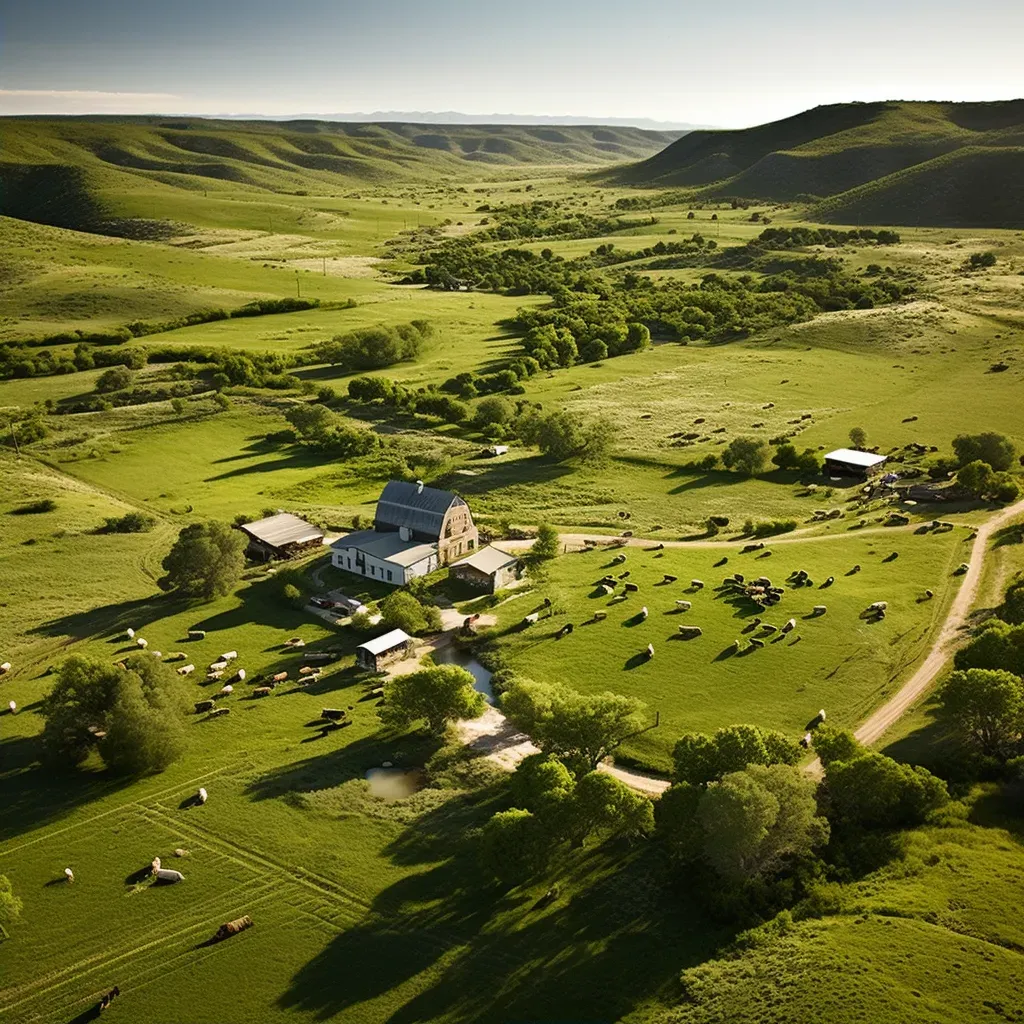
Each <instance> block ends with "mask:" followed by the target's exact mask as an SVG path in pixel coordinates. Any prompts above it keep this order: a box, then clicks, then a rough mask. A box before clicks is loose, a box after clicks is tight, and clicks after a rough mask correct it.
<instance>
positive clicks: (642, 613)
mask: <svg viewBox="0 0 1024 1024" xmlns="http://www.w3.org/2000/svg"><path fill="white" fill-rule="evenodd" d="M647 614H648V612H647V605H644V606H643V608H641V609H640V618H641V619H646V618H647Z"/></svg>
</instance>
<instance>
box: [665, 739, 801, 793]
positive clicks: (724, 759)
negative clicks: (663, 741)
mask: <svg viewBox="0 0 1024 1024" xmlns="http://www.w3.org/2000/svg"><path fill="white" fill-rule="evenodd" d="M672 758H673V761H674V762H675V772H674V773H673V778H674V779H675V781H677V782H685V783H688V784H690V785H692V786H707V785H709V784H710V783H712V782H716V781H718V780H720V779H721V778H723V776H725V775H728V774H730V773H732V772H739V771H743V769H744V768H746V767H747V766H748V765H751V764H759V765H771V764H790V765H792V764H796V763H797V761H799V759H800V747H799V746H797V744H796V743H794V742H793V741H792V740H789V739H787V737H786V736H784V735H783V734H782V733H780V732H774V731H770V730H762V729H759V728H757V726H754V725H730V726H726V727H725V728H722V729H719V730H718V731H717V732H716V733H715V735H714V736H713V737H710V736H705V735H704V734H703V733H687V734H685V735H683V736H681V737H680V738H679V740H678V741H677V742H676V745H675V748H674V750H673V752H672Z"/></svg>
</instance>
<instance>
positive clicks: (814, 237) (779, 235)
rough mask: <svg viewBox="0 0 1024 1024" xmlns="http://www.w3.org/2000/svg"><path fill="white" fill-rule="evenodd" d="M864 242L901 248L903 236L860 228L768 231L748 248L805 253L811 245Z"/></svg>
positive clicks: (836, 245)
mask: <svg viewBox="0 0 1024 1024" xmlns="http://www.w3.org/2000/svg"><path fill="white" fill-rule="evenodd" d="M862 242H874V243H876V244H877V245H898V244H899V242H900V236H899V234H898V233H897V232H895V231H890V230H889V229H888V228H883V229H882V230H881V231H872V230H871V229H870V228H857V229H855V230H853V231H840V230H838V229H836V228H809V227H793V228H765V229H764V231H762V232H761V234H759V235H758V236H757V238H755V239H752V240H751V241H750V242H748V243H747V244H748V245H750V246H754V247H757V248H762V249H802V248H804V247H806V246H809V245H824V246H827V247H828V248H830V249H835V248H838V247H839V246H841V245H857V244H858V243H862Z"/></svg>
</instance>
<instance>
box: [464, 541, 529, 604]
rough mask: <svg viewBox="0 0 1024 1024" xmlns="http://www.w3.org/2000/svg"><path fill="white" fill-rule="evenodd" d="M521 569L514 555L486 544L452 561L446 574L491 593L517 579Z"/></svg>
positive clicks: (520, 564) (520, 563) (519, 562)
mask: <svg viewBox="0 0 1024 1024" xmlns="http://www.w3.org/2000/svg"><path fill="white" fill-rule="evenodd" d="M521 571H522V562H521V561H520V560H519V559H518V558H517V557H516V556H515V555H511V554H509V553H508V552H507V551H502V550H500V549H499V548H496V547H491V546H488V547H485V548H481V549H480V550H479V551H474V552H473V554H471V555H470V556H469V557H468V558H463V559H462V560H461V561H458V562H453V563H452V565H451V567H450V568H449V570H448V575H449V576H451V577H454V578H455V579H457V580H461V581H462V582H463V583H467V584H469V586H471V587H477V588H479V589H480V590H486V591H487V593H488V594H493V593H494V592H495V591H496V590H499V589H500V588H501V587H507V586H508V585H509V584H510V583H511V582H513V581H514V580H517V579H519V575H520V573H521Z"/></svg>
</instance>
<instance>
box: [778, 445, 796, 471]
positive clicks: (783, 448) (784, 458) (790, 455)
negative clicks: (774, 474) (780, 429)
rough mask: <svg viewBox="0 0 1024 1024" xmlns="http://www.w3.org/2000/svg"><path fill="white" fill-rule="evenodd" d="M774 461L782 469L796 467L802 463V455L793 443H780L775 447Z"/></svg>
mask: <svg viewBox="0 0 1024 1024" xmlns="http://www.w3.org/2000/svg"><path fill="white" fill-rule="evenodd" d="M772 462H773V463H774V464H775V465H776V466H778V467H779V469H782V470H787V469H796V468H797V466H798V465H799V464H800V455H799V453H798V452H797V450H796V448H795V447H794V446H793V445H791V444H780V445H779V446H778V448H776V449H775V454H774V455H773V456H772Z"/></svg>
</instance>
